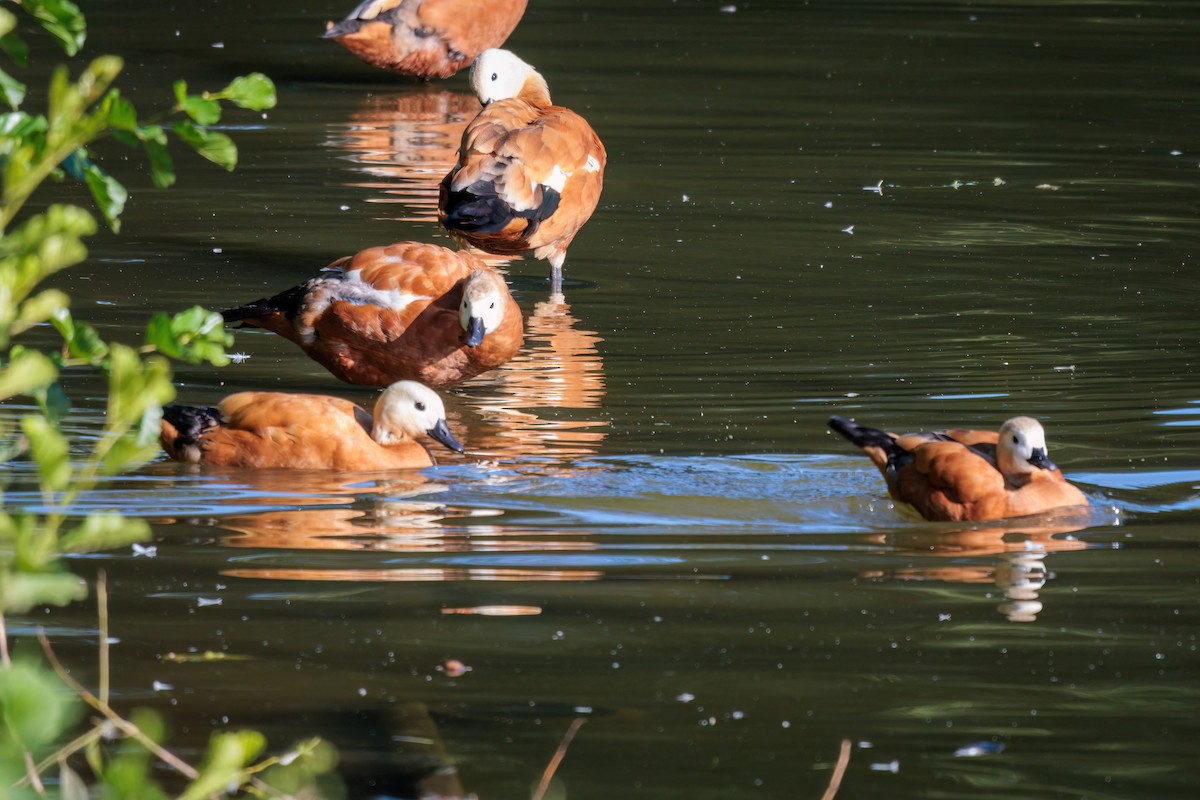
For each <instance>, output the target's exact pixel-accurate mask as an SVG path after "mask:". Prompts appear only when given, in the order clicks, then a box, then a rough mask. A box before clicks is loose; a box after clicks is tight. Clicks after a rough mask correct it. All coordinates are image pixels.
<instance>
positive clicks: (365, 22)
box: [325, 0, 527, 80]
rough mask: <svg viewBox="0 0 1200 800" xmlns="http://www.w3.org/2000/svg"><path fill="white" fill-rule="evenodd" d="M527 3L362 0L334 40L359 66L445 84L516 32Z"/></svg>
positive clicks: (331, 29)
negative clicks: (359, 61)
mask: <svg viewBox="0 0 1200 800" xmlns="http://www.w3.org/2000/svg"><path fill="white" fill-rule="evenodd" d="M526 4H527V0H364V2H363V3H361V4H359V5H358V7H357V8H355V9H354V10H353V11H351V12H350V14H349V15H348V16H347V17H346V18H345V19H344V20H342V21H341V22H339V23H337V24H336V25H335V24H334V23H333V22H329V23H326V26H325V38H326V39H333V40H334V41H336V42H338V43H339V44H341V45H342V46H343V47H345V48H346V49H347V50H349V51H350V52H351V53H353V54H354V55H355V56H357V57H358V58H359V59H361V60H362V61H365V62H366V63H368V64H370V65H371V66H374V67H379V68H381V69H387V70H392V71H394V72H401V73H403V74H405V75H412V76H414V77H417V78H424V79H426V80H428V79H429V78H449V77H450V76H451V75H454V74H455V73H456V72H458V71H459V70H461V69H463V68H465V67H467V66H469V65H470V64H471V62H472V61H474V60H475V57H476V56H478V55H479V54H480V53H482V52H483V51H484V50H486V49H488V48H489V47H499V46H500V45H502V44H504V40H505V39H507V38H508V35H509V34H510V33H512V32H513V29H514V28H516V27H517V23H518V22H520V21H521V15H522V14H524V13H525V6H526Z"/></svg>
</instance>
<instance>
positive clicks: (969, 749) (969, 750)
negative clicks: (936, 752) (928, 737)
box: [954, 742, 1006, 758]
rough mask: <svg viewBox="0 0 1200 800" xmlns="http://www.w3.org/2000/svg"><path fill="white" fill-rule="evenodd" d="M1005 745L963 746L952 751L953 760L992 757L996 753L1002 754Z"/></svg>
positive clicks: (978, 743)
mask: <svg viewBox="0 0 1200 800" xmlns="http://www.w3.org/2000/svg"><path fill="white" fill-rule="evenodd" d="M1005 746H1006V745H1005V744H1004V743H1003V742H975V743H974V744H968V745H964V746H962V747H960V748H958V749H957V750H955V751H954V757H955V758H979V757H980V756H992V755H996V754H997V753H1003V752H1004V748H1005Z"/></svg>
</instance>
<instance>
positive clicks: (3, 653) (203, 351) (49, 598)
mask: <svg viewBox="0 0 1200 800" xmlns="http://www.w3.org/2000/svg"><path fill="white" fill-rule="evenodd" d="M18 11H19V12H20V13H22V14H24V15H26V16H27V17H28V21H27V22H26V23H25V26H24V27H28V28H31V29H32V30H33V32H34V33H35V34H37V33H42V32H44V33H48V34H50V35H51V36H52V37H54V39H55V40H56V41H57V42H58V43H59V45H60V46H61V47H62V49H63V50H64V52H65V53H66V54H67V55H68V56H73V55H75V54H76V53H77V52H78V50H79V48H80V47H81V46H82V45H83V42H84V37H85V35H86V25H85V21H84V18H83V15H82V14H81V13H80V12H79V9H78V8H76V7H75V6H74V5H73V4H72V3H71V2H70V0H20V2H19V3H14V2H12V0H3V1H2V2H0V51H3V52H4V53H5V54H6V55H7V56H8V58H9V59H10V60H11V62H12V63H13V64H15V65H16V66H17V67H22V68H23V67H25V66H26V62H27V59H28V52H29V51H28V47H27V45H26V43H25V41H24V40H23V39H22V37H21V36H20V33H19V32H18V23H19V20H18V17H17V13H18ZM122 67H123V63H122V61H121V59H120V58H118V57H116V56H101V57H99V58H96V59H94V60H93V61H92V62H91V63H90V64H88V65H87V66H86V67H84V68H83V70H82V72H81V73H80V74H79V76H78V77H77V78H74V79H72V78H71V76H70V71H69V70H68V68H67V67H66V66H63V65H60V66H59V67H57V68H56V69H55V70H54V72H53V74H52V77H51V79H50V85H49V88H48V92H47V94H46V110H45V112H44V113H30V112H28V111H26V110H25V109H24V108H23V107H22V105H23V103H24V102H25V100H26V86H25V84H24V83H22V82H21V81H20V80H18V79H16V78H14V77H13V76H12V75H10V74H9V73H8V72H7V71H3V70H0V103H3V104H6V105H7V107H8V109H9V111H7V112H6V113H0V403H9V402H12V400H13V399H14V398H18V397H26V398H29V401H30V402H29V405H30V407H31V408H32V409H33V410H32V411H30V412H29V413H24V414H22V415H21V416H20V417H19V418H17V419H16V421H15V423H14V422H13V421H11V417H10V416H8V415H5V416H2V417H0V461H3V462H4V463H5V464H7V465H8V469H7V470H6V473H7V475H8V476H10V475H11V474H12V473H13V472H14V471H16V470H18V469H25V468H26V467H25V464H28V465H29V466H28V470H29V472H30V474H31V479H32V481H33V482H34V483H35V484H36V486H37V487H38V494H39V495H40V496H39V497H37V498H36V499H34V500H30V499H27V498H18V499H19V502H17V503H13V502H10V501H11V497H9V496H6V495H5V491H4V487H3V485H0V503H2V508H3V510H0V723H2V724H0V796H4V797H16V798H22V797H62V798H69V799H70V800H74V799H75V798H87V797H90V796H96V795H97V794H99V795H100V796H103V797H105V798H125V797H131V798H132V797H136V798H150V799H153V798H163V797H167V796H168V795H167V794H166V793H165V792H164V790H163V789H162V788H160V786H159V785H158V784H157V782H156V781H155V780H154V779H153V777H152V776H153V775H154V774H155V773H154V767H155V763H154V762H164V763H167V764H168V765H170V766H171V767H173V768H174V770H175V771H176V772H177V773H178V774H179V775H180V777H181V780H180V783H181V784H182V785H184V786H185V788H184V790H183V792H182V794H180V795H179V797H180V798H184V800H192V799H193V798H196V799H198V798H205V797H214V796H219V795H223V794H226V793H230V792H235V791H238V790H239V789H241V788H243V787H249V788H250V789H251V790H252V791H253V792H254V793H255V794H256V795H259V796H293V795H298V794H301V793H304V794H305V795H306V796H314V795H313V792H314V789H313V787H314V786H315V785H316V782H317V779H318V778H319V776H320V775H322V774H323V773H326V772H328V771H329V770H330V769H332V756H331V754H330V751H329V749H328V747H327V746H326V745H323V744H322V743H320V742H318V741H315V740H314V741H310V742H306V743H304V744H302V745H300V746H298V747H297V748H296V749H294V750H293V751H292V753H291V754H290V755H289V756H288V757H286V758H285V759H277V758H268V759H265V760H263V761H258V762H256V759H259V758H260V757H261V754H262V753H263V751H264V749H265V745H266V742H265V740H264V739H263V737H262V736H261V734H259V733H257V732H254V731H239V732H229V733H218V734H215V735H214V736H213V737H212V739H211V740H210V743H209V748H208V753H207V755H206V757H205V761H204V763H203V764H201V766H200V767H199V768H195V767H192V766H191V765H188V764H186V763H184V762H182V761H180V760H179V759H177V758H175V757H174V756H172V755H171V754H170V753H169V752H167V751H165V750H163V749H162V748H161V747H160V746H159V745H158V744H157V742H159V741H161V740H162V737H163V732H164V731H163V725H162V722H161V720H159V719H158V718H157V716H156V715H154V714H152V713H150V712H144V711H142V712H135V713H134V714H133V715H132V717H131V718H130V719H125V718H123V717H121V716H120V715H119V714H118V713H117V712H116V711H114V710H113V709H112V708H111V706H110V705H109V703H108V697H107V620H106V619H105V614H104V613H103V611H102V614H101V636H100V642H101V645H100V646H101V654H100V655H101V659H100V660H101V666H100V674H101V687H100V691H99V692H98V693H92V692H89V691H88V690H87V689H86V688H84V687H83V686H82V685H80V684H78V683H76V682H75V681H74V680H73V679H72V678H70V676H69V675H68V674H67V673H66V671H65V670H62V669H61V667H60V666H59V665H58V663H57V660H56V659H55V658H54V655H53V651H52V650H51V649H50V647H49V644H48V642H45V641H44V640H43V647H44V649H45V652H46V655H47V658H49V659H50V660H51V663H53V664H54V667H55V670H56V671H57V672H58V674H57V675H56V674H55V672H52V671H50V670H48V669H47V668H46V667H45V666H44V665H43V664H42V662H40V661H34V660H14V659H12V658H10V655H9V652H8V638H7V633H6V630H5V628H4V625H3V623H4V620H5V618H6V615H9V614H14V613H17V614H20V613H24V612H26V611H28V610H30V609H32V608H34V607H37V606H42V605H47V604H49V605H65V604H67V603H70V602H72V601H75V600H79V599H81V598H83V597H84V596H86V593H87V586H86V585H85V583H84V582H83V581H82V580H81V579H80V578H78V577H76V576H74V575H72V574H71V573H70V572H69V571H68V570H67V569H66V567H65V566H64V564H63V561H62V556H63V555H64V554H68V553H82V552H89V551H96V550H106V549H112V548H116V547H122V546H128V545H130V544H131V543H134V542H138V541H141V540H143V539H145V538H147V537H148V536H149V528H148V526H147V525H146V523H145V522H144V521H142V520H138V519H130V518H127V517H124V516H122V515H121V514H118V513H107V512H94V513H89V514H86V515H80V514H78V513H73V512H72V511H71V509H72V508H73V507H74V506H75V505H76V504H77V503H78V501H79V500H81V499H82V497H83V496H84V495H85V494H86V493H88V492H90V491H91V490H93V489H94V488H95V487H96V485H97V483H98V482H99V481H100V480H102V479H103V478H104V477H106V476H110V475H114V474H118V473H120V472H122V471H124V470H128V469H130V468H132V467H134V466H137V465H139V464H141V463H144V462H145V461H146V460H148V459H150V458H151V457H153V456H154V455H155V453H156V452H157V450H158V429H159V421H160V419H161V414H162V406H163V405H164V404H165V403H167V402H170V400H172V399H173V397H174V387H173V386H172V384H171V370H170V365H169V362H168V360H167V358H168V357H169V358H175V359H178V360H181V361H185V362H188V363H211V364H214V365H217V366H220V365H223V364H225V363H227V361H228V355H227V354H226V352H225V348H226V347H228V346H229V345H230V344H231V343H232V338H231V337H230V336H229V334H228V333H226V332H225V330H224V328H223V325H222V322H221V318H220V315H219V314H215V313H213V312H210V311H206V310H204V309H201V308H193V309H191V310H189V311H185V312H183V313H180V314H176V315H174V316H168V315H165V314H159V315H156V316H154V317H153V318H152V319H151V320H150V322H149V324H148V325H147V328H146V336H145V341H144V343H142V344H141V345H139V346H130V345H126V344H121V343H119V342H106V341H104V340H103V339H102V338H101V337H100V335H99V334H98V332H97V331H96V329H95V328H93V327H92V326H90V325H88V324H86V323H84V322H81V321H79V320H76V319H75V318H74V317H73V316H72V315H71V312H70V310H69V307H68V306H69V298H68V297H67V295H66V294H65V293H63V292H62V291H59V290H57V289H53V288H40V285H41V284H42V282H43V281H44V280H45V279H46V278H48V277H50V276H52V275H54V274H56V273H58V272H60V271H62V270H64V269H67V268H69V267H71V266H73V265H75V264H78V263H80V262H81V261H83V260H84V259H85V258H86V256H87V248H86V246H85V244H84V239H85V238H86V237H88V236H90V235H92V234H93V233H95V231H96V228H97V223H96V220H95V218H94V217H93V216H92V215H91V213H89V212H88V211H86V210H84V209H82V208H79V207H77V206H73V205H52V206H49V207H48V208H46V209H45V210H43V211H41V212H40V213H34V214H28V213H24V207H25V205H26V202H27V201H28V200H29V199H30V198H31V197H32V196H33V195H34V193H35V192H36V191H37V189H38V188H39V187H40V186H42V185H43V184H44V183H45V182H46V181H47V180H55V181H64V180H76V181H79V182H81V183H83V184H84V185H85V186H86V187H87V189H88V192H89V193H90V195H91V197H92V199H93V201H94V202H95V204H96V207H97V209H98V210H99V213H100V215H101V216H102V218H103V219H104V222H105V223H106V224H107V225H108V226H109V227H110V228H111V229H112V230H113V231H114V232H116V231H118V230H119V228H120V215H121V213H122V211H123V210H124V207H125V203H126V200H127V199H128V192H127V191H126V189H125V187H124V186H123V185H122V184H121V183H120V181H118V180H117V179H116V178H114V177H113V176H111V175H109V174H108V173H107V172H106V171H105V170H104V169H103V167H102V166H101V165H100V163H99V162H98V161H97V157H98V156H97V153H95V152H94V151H93V149H92V148H93V147H94V146H95V144H96V143H97V142H100V141H102V140H108V141H111V142H114V143H116V144H119V145H123V146H126V147H132V148H137V149H140V150H141V151H142V152H143V153H144V154H145V157H146V159H147V161H148V163H149V165H150V172H151V178H152V180H153V182H154V184H155V185H156V186H157V187H159V188H166V187H168V186H170V185H171V184H173V183H174V181H175V171H174V163H173V160H172V157H171V154H170V151H169V145H170V144H171V143H172V142H175V143H179V144H182V145H184V146H185V147H187V148H189V149H191V150H193V151H195V152H196V153H198V154H199V155H201V156H202V157H204V158H206V159H208V160H210V161H212V162H214V163H216V164H218V165H220V166H223V167H225V168H226V169H230V170H232V169H233V168H234V166H235V165H236V163H237V148H236V146H235V145H234V143H233V141H232V140H231V139H230V138H229V137H228V136H226V135H225V134H224V133H221V132H219V131H214V130H212V129H211V128H210V127H209V126H211V125H213V124H215V123H216V122H218V121H219V120H220V118H221V115H222V113H223V107H222V102H228V103H231V104H233V105H235V106H238V107H241V108H246V109H252V110H263V109H267V108H270V107H272V106H274V104H275V89H274V85H273V84H272V83H271V81H270V80H269V79H268V78H266V77H265V76H263V75H258V74H254V75H249V76H245V77H241V78H237V79H235V80H234V81H232V82H231V83H230V84H229V85H228V86H226V87H225V88H224V89H222V90H221V91H219V92H215V93H209V92H203V93H200V94H190V93H189V92H188V87H187V85H186V84H185V83H183V82H182V81H180V82H177V83H176V84H175V87H174V90H175V106H174V107H173V108H172V109H171V110H170V112H168V113H167V114H165V115H163V117H162V118H157V119H154V120H152V121H148V122H146V121H140V120H139V118H138V113H137V110H136V109H135V108H134V107H133V105H132V104H131V103H130V102H129V101H128V100H127V99H125V98H124V97H123V96H122V95H121V93H120V91H119V90H118V89H117V88H115V86H114V82H115V80H116V78H117V76H118V75H119V73H120V72H121V69H122ZM47 324H49V325H52V326H53V327H54V329H56V330H57V331H58V333H59V334H60V335H61V337H62V348H61V350H60V351H58V352H52V353H47V352H42V351H40V350H38V349H34V348H31V347H26V346H24V345H22V344H19V343H15V342H14V340H15V339H16V338H17V337H19V336H20V335H21V334H23V333H25V332H27V331H29V330H30V329H31V328H34V327H38V326H46V325H47ZM74 368H85V369H94V370H98V371H99V372H100V373H101V374H102V375H103V376H104V378H105V379H106V381H107V385H108V403H107V414H106V417H105V423H104V427H103V429H102V430H101V431H100V433H99V435H98V436H97V437H96V438H95V440H94V442H92V443H91V444H90V446H88V447H87V448H86V452H85V453H84V454H83V455H82V458H80V457H79V456H78V454H77V453H76V454H73V453H72V451H71V448H70V445H69V442H68V440H67V438H66V436H65V435H64V434H63V431H62V429H61V427H60V422H61V420H62V418H63V415H64V414H65V413H66V412H67V410H68V401H67V398H66V396H65V393H64V391H63V389H62V386H61V384H60V377H61V376H62V375H63V373H64V371H66V370H70V369H74ZM73 456H74V457H73ZM18 458H23V459H24V461H23V462H22V463H20V464H17V465H14V464H13V462H14V459H18ZM6 477H7V476H6ZM5 482H7V480H6V481H5ZM20 505H24V506H26V507H25V508H14V507H16V506H20ZM33 506H36V507H37V508H36V509H35V508H31V507H33ZM64 683H66V684H67V685H68V686H69V687H70V688H71V689H73V691H74V693H73V694H72V693H68V692H65V691H64V686H63V684H64ZM80 698H82V700H83V701H84V703H86V704H87V705H90V706H91V708H92V710H93V711H94V712H95V713H96V714H98V715H99V722H98V723H97V724H96V725H95V726H93V727H92V729H91V730H90V731H88V732H87V733H85V734H83V735H82V736H80V737H79V738H77V739H76V740H75V741H73V742H70V743H68V744H66V745H63V746H61V747H60V746H59V742H60V741H61V738H62V737H63V735H64V734H65V733H66V731H67V730H69V729H70V728H71V727H72V726H73V725H74V724H75V723H76V722H77V720H78V719H79V716H80V711H81V708H80ZM109 740H113V741H115V742H116V744H112V743H110V742H109ZM74 753H83V754H84V756H85V760H86V764H87V766H88V767H89V768H90V770H91V774H92V775H93V776H94V780H95V785H94V786H91V787H89V786H88V784H87V783H86V782H85V780H84V779H83V778H81V777H80V775H79V773H78V772H76V770H75V769H72V768H71V767H68V766H67V762H66V757H67V756H68V755H71V754H74ZM47 754H50V755H49V758H46V759H45V760H43V761H41V762H38V761H37V759H38V758H42V757H44V756H46V755H47ZM284 761H287V762H288V764H284ZM50 770H56V771H57V781H55V782H52V783H51V785H49V786H47V785H45V784H44V782H43V778H42V776H43V775H44V774H47V772H48V771H50ZM264 771H266V772H264ZM260 773H261V774H260ZM264 777H266V778H270V781H269V782H268V781H264ZM272 785H274V786H275V787H276V788H272Z"/></svg>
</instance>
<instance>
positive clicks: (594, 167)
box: [583, 156, 600, 172]
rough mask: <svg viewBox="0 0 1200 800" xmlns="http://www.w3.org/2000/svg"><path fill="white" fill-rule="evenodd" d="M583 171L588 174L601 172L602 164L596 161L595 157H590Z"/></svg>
mask: <svg viewBox="0 0 1200 800" xmlns="http://www.w3.org/2000/svg"><path fill="white" fill-rule="evenodd" d="M583 169H584V170H585V171H586V172H599V171H600V162H599V161H598V160H597V159H596V157H595V156H588V160H587V163H586V164H584V165H583Z"/></svg>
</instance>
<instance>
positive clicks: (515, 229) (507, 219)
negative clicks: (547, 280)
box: [438, 50, 607, 293]
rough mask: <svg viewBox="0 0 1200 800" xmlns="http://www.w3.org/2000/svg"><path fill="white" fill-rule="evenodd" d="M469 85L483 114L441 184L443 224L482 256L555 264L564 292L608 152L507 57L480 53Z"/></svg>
mask: <svg viewBox="0 0 1200 800" xmlns="http://www.w3.org/2000/svg"><path fill="white" fill-rule="evenodd" d="M471 86H472V88H473V89H474V90H475V93H476V95H478V97H479V100H480V102H482V103H483V104H484V108H483V110H482V111H480V112H479V115H478V116H477V117H475V119H474V120H472V121H471V122H470V123H469V124H468V125H467V128H466V130H465V131H464V132H463V137H462V145H461V146H460V147H459V154H458V163H457V164H456V165H455V166H454V167H453V168H452V169H451V170H450V172H449V173H448V174H447V175H446V177H445V178H444V179H443V180H442V185H441V192H440V195H439V200H438V219H439V221H441V223H442V225H443V226H444V227H445V228H446V230H447V231H449V232H450V234H451V235H452V236H454V237H455V238H457V239H459V240H461V241H463V242H466V243H467V244H469V245H471V246H473V247H477V248H479V249H480V250H484V251H486V252H489V253H495V254H498V255H520V254H522V253H525V252H527V251H533V254H534V256H536V257H537V258H544V259H547V260H548V261H549V262H550V265H551V281H552V284H553V286H552V291H553V292H555V293H557V292H558V291H560V290H561V283H562V265H563V262H564V261H565V260H566V255H567V247H568V246H569V245H570V244H571V240H572V239H574V238H575V234H577V233H578V232H579V229H580V228H581V227H583V224H584V223H585V222H587V220H588V218H589V217H590V216H591V215H592V212H593V211H594V210H595V208H596V204H597V202H599V200H600V190H601V188H602V187H603V184H604V166H605V163H606V162H607V154H606V153H605V151H604V145H603V144H601V143H600V139H599V138H598V137H597V136H596V133H595V131H593V130H592V128H591V126H590V125H588V124H587V122H586V121H585V120H584V119H583V117H581V116H579V115H578V114H576V113H575V112H574V111H571V110H570V109H567V108H563V107H561V106H555V105H551V103H550V90H549V88H548V87H547V86H546V81H545V79H543V78H542V76H541V75H539V74H538V73H537V71H536V70H534V69H533V67H531V66H529V65H528V64H526V63H525V62H524V61H521V60H520V59H519V58H517V57H516V56H514V55H513V54H512V53H509V52H508V51H507V50H487V51H485V52H484V53H483V54H481V55H480V56H479V58H478V59H477V60H476V62H475V65H474V67H472V69H471Z"/></svg>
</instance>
